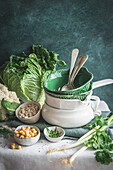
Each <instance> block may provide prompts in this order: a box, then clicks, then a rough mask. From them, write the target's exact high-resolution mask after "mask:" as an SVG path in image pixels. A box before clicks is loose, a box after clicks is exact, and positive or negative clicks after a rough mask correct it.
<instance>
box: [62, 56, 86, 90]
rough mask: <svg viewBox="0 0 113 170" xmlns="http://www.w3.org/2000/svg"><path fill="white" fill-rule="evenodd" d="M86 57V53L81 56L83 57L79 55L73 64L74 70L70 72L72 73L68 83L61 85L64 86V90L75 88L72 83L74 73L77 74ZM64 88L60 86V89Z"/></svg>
mask: <svg viewBox="0 0 113 170" xmlns="http://www.w3.org/2000/svg"><path fill="white" fill-rule="evenodd" d="M87 59H88V55H86V56H83V57H82V56H80V57H79V58H78V60H77V63H76V65H75V67H74V70H73V72H72V74H71V78H70V80H69V82H68V84H67V85H64V86H63V87H66V88H64V89H65V91H66V90H72V89H75V87H74V85H73V83H74V79H75V77H76V75H77V74H78V72H79V70H80V69H81V67H82V66H83V65H84V63H85V62H86V60H87ZM64 89H63V88H62V89H61V90H62V91H64Z"/></svg>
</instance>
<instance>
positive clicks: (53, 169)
mask: <svg viewBox="0 0 113 170" xmlns="http://www.w3.org/2000/svg"><path fill="white" fill-rule="evenodd" d="M99 109H101V110H103V109H104V111H108V110H109V108H108V106H107V104H106V103H105V102H103V101H101V102H100V105H99ZM12 142H14V139H13V137H10V138H9V139H4V138H0V170H11V169H14V170H15V169H16V170H21V169H22V170H31V169H33V170H112V169H113V163H111V164H110V165H108V166H106V165H102V164H100V163H98V162H96V160H95V155H94V151H93V150H90V149H87V150H86V151H84V152H83V153H82V154H81V155H79V156H78V157H77V158H76V160H75V161H74V162H73V165H72V166H70V165H65V164H63V163H62V160H63V159H64V158H68V157H70V156H71V155H72V154H73V153H74V152H75V151H76V150H77V149H78V148H74V149H70V150H66V151H63V152H54V153H51V154H47V151H48V150H49V149H51V148H57V147H58V146H62V145H65V144H69V143H74V142H75V141H74V140H70V139H68V140H67V139H64V140H62V141H60V142H58V143H51V142H49V141H47V140H44V139H41V140H39V141H38V142H37V143H36V144H34V145H32V146H27V147H26V146H22V148H21V149H20V150H16V149H15V150H12V149H10V145H11V143H12Z"/></svg>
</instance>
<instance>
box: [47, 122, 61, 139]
mask: <svg viewBox="0 0 113 170" xmlns="http://www.w3.org/2000/svg"><path fill="white" fill-rule="evenodd" d="M44 125H45V127H46V129H47V132H48V134H49V137H51V138H58V137H60V133H59V131H58V129H57V127H56V128H55V130H49V128H48V127H47V126H46V124H45V123H44Z"/></svg>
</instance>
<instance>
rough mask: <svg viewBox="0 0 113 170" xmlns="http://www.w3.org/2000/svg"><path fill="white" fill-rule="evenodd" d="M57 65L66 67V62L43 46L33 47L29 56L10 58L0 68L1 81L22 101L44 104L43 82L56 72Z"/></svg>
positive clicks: (13, 56)
mask: <svg viewBox="0 0 113 170" xmlns="http://www.w3.org/2000/svg"><path fill="white" fill-rule="evenodd" d="M57 64H58V66H60V67H65V66H66V64H65V62H64V61H62V60H58V54H56V53H54V52H52V51H48V50H47V49H45V48H43V47H42V46H41V45H33V46H32V52H31V54H29V55H26V54H25V53H24V52H22V53H21V54H20V55H19V56H15V55H11V56H10V61H9V62H6V63H5V64H3V65H2V66H1V67H0V79H1V80H2V82H3V83H4V84H5V85H6V86H7V87H8V89H9V90H10V91H15V92H16V94H17V96H18V97H19V98H20V99H21V100H22V101H24V102H26V101H30V100H33V101H38V102H40V103H41V104H43V103H44V100H45V95H44V89H43V82H44V81H45V80H46V79H47V76H48V75H49V74H50V73H51V72H52V71H55V70H56V65H57Z"/></svg>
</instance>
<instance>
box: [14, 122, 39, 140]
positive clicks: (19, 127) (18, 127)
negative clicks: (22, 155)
mask: <svg viewBox="0 0 113 170" xmlns="http://www.w3.org/2000/svg"><path fill="white" fill-rule="evenodd" d="M27 126H30V127H34V128H37V129H38V134H37V135H36V136H35V137H31V138H19V137H17V136H16V135H15V133H14V137H16V138H17V139H20V140H26V139H27V140H28V139H34V138H37V137H38V136H40V129H39V128H38V127H37V126H33V125H19V126H17V127H16V129H15V130H14V132H15V131H16V130H18V129H21V127H27Z"/></svg>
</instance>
